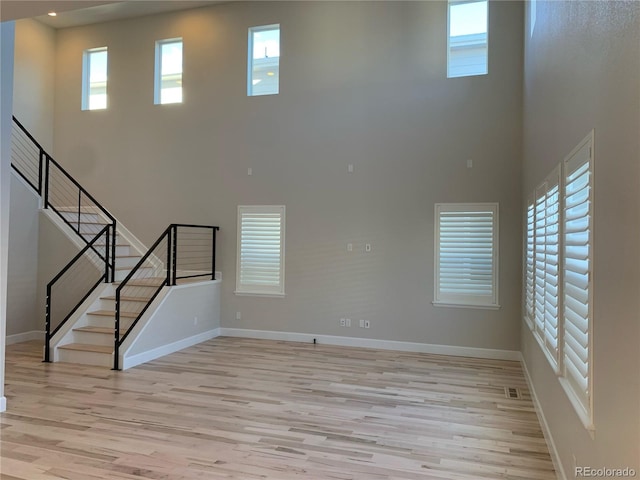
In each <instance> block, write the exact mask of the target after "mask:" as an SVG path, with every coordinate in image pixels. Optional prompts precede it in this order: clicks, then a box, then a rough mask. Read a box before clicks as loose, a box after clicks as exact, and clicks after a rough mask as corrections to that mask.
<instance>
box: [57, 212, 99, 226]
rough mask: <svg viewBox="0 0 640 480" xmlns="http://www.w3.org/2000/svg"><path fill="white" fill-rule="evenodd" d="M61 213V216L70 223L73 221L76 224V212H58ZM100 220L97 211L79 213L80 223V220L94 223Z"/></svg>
mask: <svg viewBox="0 0 640 480" xmlns="http://www.w3.org/2000/svg"><path fill="white" fill-rule="evenodd" d="M59 213H60V215H62V218H64V219H66V220H67V221H68V222H69V223H71V224H72V225H73V224H74V223H75V224H76V225H77V224H78V212H59ZM99 221H101V217H100V215H98V214H97V213H81V214H80V224H82V222H88V223H95V222H99Z"/></svg>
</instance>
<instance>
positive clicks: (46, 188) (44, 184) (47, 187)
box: [12, 116, 116, 282]
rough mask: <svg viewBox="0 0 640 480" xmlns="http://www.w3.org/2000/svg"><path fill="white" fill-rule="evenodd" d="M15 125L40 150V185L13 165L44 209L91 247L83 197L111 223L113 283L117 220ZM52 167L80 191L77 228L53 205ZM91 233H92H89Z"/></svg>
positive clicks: (40, 146) (31, 136)
mask: <svg viewBox="0 0 640 480" xmlns="http://www.w3.org/2000/svg"><path fill="white" fill-rule="evenodd" d="M13 121H14V123H15V124H16V125H17V126H18V128H19V129H20V131H21V132H22V133H23V134H24V135H25V136H26V137H27V138H28V139H29V140H30V141H31V142H32V143H33V146H34V147H35V148H36V149H37V150H38V166H37V168H38V185H37V186H36V185H34V184H33V182H32V181H31V180H30V179H29V178H28V177H27V176H26V175H25V174H24V173H23V172H21V171H20V169H19V168H18V166H17V165H15V164H13V163H12V167H13V169H14V170H15V171H16V172H17V173H18V174H19V175H20V176H21V177H22V178H23V179H24V180H26V181H27V182H28V183H29V185H31V187H33V188H34V190H36V192H38V194H39V195H40V196H42V197H43V201H44V202H43V203H44V208H46V209H51V210H52V211H54V212H55V213H56V214H57V215H58V216H59V217H60V218H61V219H62V220H63V221H64V222H65V223H66V224H67V225H68V226H69V227H70V228H71V229H72V230H73V231H74V232H76V234H77V235H78V236H79V237H80V238H81V239H82V241H83V242H84V243H85V244H87V245H89V243H90V240H88V239H86V238H85V237H84V235H83V234H82V232H81V231H80V223H81V218H82V213H83V212H82V196H83V195H84V196H85V197H86V198H87V199H89V200H90V201H91V202H92V203H93V205H92V206H93V207H95V208H97V209H98V210H99V211H100V212H101V213H102V214H104V216H105V217H106V218H107V219H108V220H109V221H110V222H111V223H110V225H111V227H112V228H111V240H110V242H109V243H110V248H111V252H109V254H108V255H107V256H108V257H110V259H111V264H110V275H109V276H107V278H106V281H107V282H109V281H111V282H113V281H114V278H115V261H116V219H115V218H114V217H113V215H111V214H110V213H109V211H108V210H107V209H106V208H104V207H103V206H102V205H101V204H100V203H99V202H98V201H97V200H96V199H95V198H94V197H93V196H92V195H91V194H90V193H89V192H87V190H86V189H85V188H84V187H82V185H80V183H78V181H77V180H76V179H75V178H73V177H72V176H71V175H70V174H69V173H68V172H67V171H66V170H65V169H64V168H63V167H62V166H61V165H60V164H59V163H58V162H56V161H55V160H54V159H53V157H51V155H49V154H48V153H47V152H46V150H45V149H44V148H43V147H42V145H40V143H38V141H37V140H36V139H35V138H34V137H33V135H31V133H29V131H28V130H27V129H26V128H25V127H24V125H22V123H20V121H19V120H18V119H17V118H16V117H15V116H13ZM51 165H54V166H55V168H56V169H58V170H59V171H60V173H62V174H63V175H64V176H65V178H67V179H68V180H69V181H70V182H71V183H72V184H73V185H75V186H76V187H77V189H78V203H77V209H78V222H77V226H74V225H73V224H72V223H71V222H70V221H69V220H68V219H67V218H66V217H65V216H64V215H63V214H62V213H61V212H60V211H59V210H58V208H56V206H55V205H53V204H52V203H51V198H50V193H51ZM87 233H90V232H87ZM93 251H94V252H95V253H96V254H98V255H99V256H100V257H101V258H102V255H101V254H100V252H99V251H98V250H97V249H95V248H93Z"/></svg>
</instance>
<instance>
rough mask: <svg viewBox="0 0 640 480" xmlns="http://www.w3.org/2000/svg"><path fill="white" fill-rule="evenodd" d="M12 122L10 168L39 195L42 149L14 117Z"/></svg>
mask: <svg viewBox="0 0 640 480" xmlns="http://www.w3.org/2000/svg"><path fill="white" fill-rule="evenodd" d="M13 121H14V122H15V124H16V126H17V128H13V129H11V166H12V167H13V169H14V170H15V171H16V172H18V175H20V176H21V177H22V178H23V179H24V180H25V181H26V182H27V183H28V184H29V185H31V187H32V188H33V189H34V190H35V191H36V192H38V194H40V195H41V194H42V172H43V168H42V167H43V165H42V163H43V158H44V149H43V148H42V147H41V146H40V144H39V143H38V142H37V141H36V140H35V138H33V137H32V136H31V134H30V133H29V132H28V131H27V130H26V129H25V128H24V127H23V126H22V124H21V123H20V122H19V121H18V120H17V119H16V118H15V117H13Z"/></svg>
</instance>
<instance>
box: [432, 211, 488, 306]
mask: <svg viewBox="0 0 640 480" xmlns="http://www.w3.org/2000/svg"><path fill="white" fill-rule="evenodd" d="M435 265H436V268H435V294H434V302H433V303H434V304H436V305H437V304H441V305H462V306H476V307H494V308H497V307H498V204H497V203H479V204H456V203H453V204H444V203H439V204H436V206H435Z"/></svg>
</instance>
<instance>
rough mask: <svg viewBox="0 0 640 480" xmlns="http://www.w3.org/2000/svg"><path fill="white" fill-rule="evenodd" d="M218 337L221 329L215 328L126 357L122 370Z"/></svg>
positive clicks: (122, 363) (123, 360)
mask: <svg viewBox="0 0 640 480" xmlns="http://www.w3.org/2000/svg"><path fill="white" fill-rule="evenodd" d="M218 336H220V328H214V329H213V330H208V331H206V332H203V333H199V334H197V335H193V336H191V337H188V338H183V339H182V340H178V341H177V342H173V343H170V344H168V345H163V346H161V347H157V348H153V349H151V350H148V351H146V352H142V353H137V354H135V355H131V356H129V357H127V356H125V357H124V358H123V359H122V362H121V365H122V369H123V370H126V369H127V368H131V367H135V366H136V365H140V364H142V363H145V362H150V361H151V360H155V359H156V358H160V357H164V356H165V355H169V354H170V353H174V352H177V351H178V350H182V349H184V348H187V347H191V346H193V345H196V344H198V343H202V342H206V341H207V340H211V339H212V338H216V337H218Z"/></svg>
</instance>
